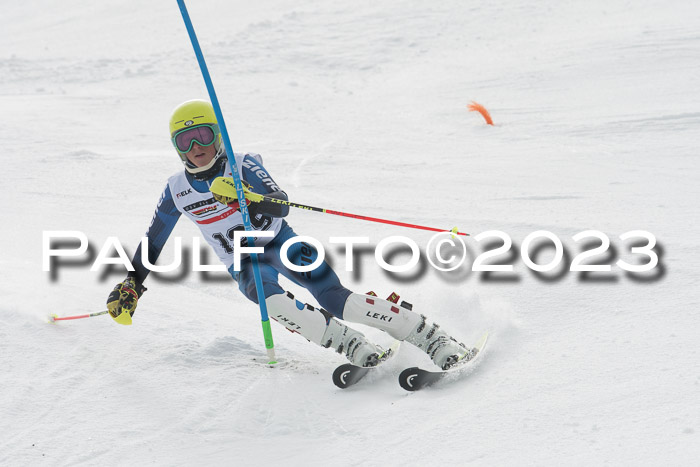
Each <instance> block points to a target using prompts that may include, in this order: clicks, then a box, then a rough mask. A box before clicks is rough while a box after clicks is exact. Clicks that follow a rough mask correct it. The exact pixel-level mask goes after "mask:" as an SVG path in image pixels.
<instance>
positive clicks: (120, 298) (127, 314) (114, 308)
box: [107, 277, 146, 325]
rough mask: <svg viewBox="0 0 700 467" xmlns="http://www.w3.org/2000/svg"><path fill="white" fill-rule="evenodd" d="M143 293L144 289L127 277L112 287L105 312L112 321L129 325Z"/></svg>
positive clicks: (134, 280)
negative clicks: (106, 311) (107, 312)
mask: <svg viewBox="0 0 700 467" xmlns="http://www.w3.org/2000/svg"><path fill="white" fill-rule="evenodd" d="M145 291H146V287H144V286H143V285H142V284H137V283H136V279H134V278H133V277H127V278H126V279H124V280H123V281H122V282H120V283H118V284H117V285H116V286H114V290H112V291H111V292H110V294H109V297H107V310H108V311H109V315H110V316H111V317H112V319H114V321H116V322H117V323H119V324H125V325H128V324H131V317H132V316H134V311H136V304H137V303H138V301H139V298H141V295H143V293H144V292H145Z"/></svg>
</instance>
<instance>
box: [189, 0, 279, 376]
mask: <svg viewBox="0 0 700 467" xmlns="http://www.w3.org/2000/svg"><path fill="white" fill-rule="evenodd" d="M177 4H178V6H179V7H180V13H182V19H183V20H184V21H185V27H186V28H187V33H188V34H189V36H190V41H191V42H192V48H193V49H194V54H195V55H196V56H197V62H199V68H200V70H201V71H202V77H203V78H204V83H205V84H206V85H207V91H208V92H209V99H210V100H211V105H212V106H213V107H214V113H215V114H216V119H217V121H218V123H219V130H220V131H221V136H222V137H223V139H224V147H225V148H226V154H227V155H228V163H229V166H230V167H231V172H232V174H233V183H234V185H235V187H236V192H237V193H238V199H239V200H240V203H239V204H240V209H241V215H242V216H243V227H244V228H245V230H246V232H253V228H252V226H251V224H250V215H249V214H248V203H247V202H246V198H245V192H244V191H243V184H242V183H241V176H240V173H239V171H238V164H237V163H236V157H235V156H234V154H233V148H232V147H231V140H230V139H229V137H228V131H227V130H226V123H225V122H224V116H223V114H222V113H221V106H219V99H217V97H216V91H215V90H214V84H213V83H212V81H211V76H210V75H209V70H208V69H207V63H206V62H205V61H204V55H203V54H202V49H201V47H200V46H199V41H198V40H197V34H196V33H195V32H194V26H192V20H191V19H190V15H189V13H188V12H187V7H186V6H185V1H184V0H177ZM248 245H249V246H250V247H255V240H254V238H252V237H248ZM236 247H237V245H234V248H236ZM250 257H251V260H252V261H253V277H254V278H255V288H256V290H257V294H258V303H259V304H260V316H261V318H262V328H263V335H264V336H265V348H266V349H267V356H268V358H269V359H270V360H269V363H271V364H273V363H277V362H276V361H275V344H274V342H273V340H272V329H270V318H269V316H268V315H267V306H266V304H265V293H264V291H263V285H262V276H261V275H260V267H259V266H258V254H257V253H251V254H250Z"/></svg>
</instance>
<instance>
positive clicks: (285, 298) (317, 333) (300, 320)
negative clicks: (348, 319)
mask: <svg viewBox="0 0 700 467" xmlns="http://www.w3.org/2000/svg"><path fill="white" fill-rule="evenodd" d="M280 290H281V289H280ZM283 292H284V291H283ZM265 303H266V304H267V312H268V315H269V316H270V318H272V319H274V320H276V321H277V322H278V323H280V324H281V325H283V326H284V327H286V328H287V329H288V330H290V331H292V332H297V333H299V334H301V335H302V336H304V337H305V338H307V339H308V340H310V341H311V342H314V343H316V344H319V345H323V334H324V333H325V332H326V327H327V324H328V320H329V319H330V318H331V315H330V314H329V313H328V312H327V311H325V310H322V309H318V308H314V307H313V306H311V305H307V304H305V303H301V302H300V301H299V300H296V299H295V298H294V295H292V294H291V293H289V292H286V293H280V294H275V295H271V296H269V297H268V298H266V299H265ZM324 312H325V313H324Z"/></svg>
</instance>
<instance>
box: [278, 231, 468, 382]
mask: <svg viewBox="0 0 700 467" xmlns="http://www.w3.org/2000/svg"><path fill="white" fill-rule="evenodd" d="M294 236H296V234H295V233H294V231H293V230H292V229H291V227H288V226H287V228H286V229H284V230H283V231H282V232H280V235H279V236H278V238H277V239H275V241H274V242H273V243H271V244H269V245H268V246H267V248H269V249H270V250H269V251H266V254H268V255H269V256H268V258H269V261H270V262H271V264H272V265H274V267H275V268H277V270H278V271H279V272H281V273H282V274H283V275H284V276H285V277H287V278H289V279H291V280H293V281H294V282H296V283H298V284H300V285H302V286H303V287H304V288H306V289H308V290H309V291H310V292H311V294H312V295H313V296H314V298H315V299H316V300H317V301H318V303H320V304H321V306H322V307H324V308H326V309H327V310H328V311H330V312H331V313H332V314H333V315H334V316H336V317H338V318H341V319H343V320H345V321H349V322H353V323H360V324H365V325H367V326H372V327H374V328H378V329H381V330H383V331H386V332H387V333H388V334H389V335H391V336H392V337H394V338H395V339H398V340H402V341H406V342H409V343H411V344H413V345H415V346H416V347H418V348H419V349H421V350H423V351H424V352H426V353H427V354H428V355H429V356H430V358H431V359H432V360H433V362H434V363H435V364H436V365H437V366H439V367H440V368H443V369H446V368H449V367H450V366H451V365H452V364H454V363H455V362H456V361H458V360H459V359H460V358H461V357H462V356H464V355H466V354H467V353H468V352H469V351H470V350H469V349H467V348H466V347H465V346H464V345H462V344H460V343H458V342H457V341H456V340H455V339H454V338H452V337H450V336H449V335H448V334H447V333H446V332H445V331H443V330H440V329H439V326H438V325H437V324H432V325H428V323H427V322H426V317H425V316H423V315H419V314H418V313H415V312H414V311H412V307H411V306H410V305H408V304H405V302H404V303H402V305H403V306H398V305H396V304H394V303H392V302H390V301H388V300H382V299H380V298H378V297H373V296H370V295H364V294H357V293H353V292H352V291H350V290H349V289H346V288H345V287H343V286H342V284H341V283H340V279H338V276H337V274H336V273H335V271H333V269H332V268H331V267H330V265H329V264H328V263H327V262H325V261H324V262H323V263H322V264H321V266H320V267H318V268H316V269H315V270H313V271H310V272H308V273H300V272H294V271H291V270H289V269H287V268H286V267H285V266H284V265H283V264H282V263H281V260H280V259H279V248H280V247H281V245H282V244H283V243H284V242H285V241H286V240H287V239H289V238H292V237H294ZM287 256H288V260H289V261H290V262H291V263H292V264H296V265H305V264H311V263H313V262H314V261H315V260H316V258H317V257H318V253H317V252H316V249H315V248H314V247H313V245H310V244H307V243H303V242H299V243H295V244H294V245H293V246H292V247H291V248H289V250H288V252H287Z"/></svg>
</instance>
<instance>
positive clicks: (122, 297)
mask: <svg viewBox="0 0 700 467" xmlns="http://www.w3.org/2000/svg"><path fill="white" fill-rule="evenodd" d="M179 217H180V211H178V210H177V208H176V207H175V203H174V202H173V198H172V195H171V193H170V187H169V186H166V187H165V190H164V191H163V194H162V195H161V197H160V201H159V202H158V206H157V207H156V212H155V214H154V215H153V220H152V221H151V225H150V226H149V227H148V231H147V232H146V237H147V238H148V252H147V254H148V258H149V259H150V263H151V264H154V263H155V262H156V259H158V256H159V255H160V252H161V250H162V249H163V245H165V242H166V240H167V239H168V237H169V236H170V233H171V232H172V231H173V228H174V227H175V223H176V222H177V220H178V218H179ZM142 254H143V243H141V244H139V247H138V248H137V249H136V253H135V254H134V257H133V259H132V260H131V264H132V265H133V266H134V271H130V272H129V274H128V275H127V277H126V279H124V280H123V281H122V282H120V283H119V284H117V285H116V286H115V287H114V290H112V292H111V293H110V294H109V297H108V298H107V310H108V311H109V314H110V316H111V317H112V318H113V319H114V321H116V322H117V323H119V324H127V325H128V324H131V317H132V316H133V315H134V311H136V304H137V303H138V300H139V298H141V295H142V294H143V293H144V292H145V291H146V287H144V286H143V281H144V280H145V279H146V276H147V275H148V273H149V270H148V269H146V267H145V266H144V264H143V260H142Z"/></svg>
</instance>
